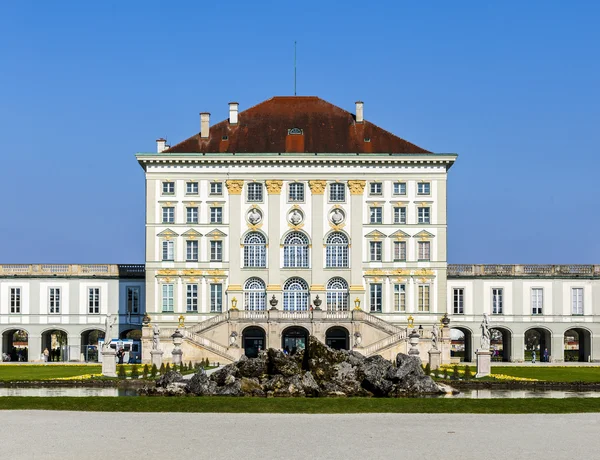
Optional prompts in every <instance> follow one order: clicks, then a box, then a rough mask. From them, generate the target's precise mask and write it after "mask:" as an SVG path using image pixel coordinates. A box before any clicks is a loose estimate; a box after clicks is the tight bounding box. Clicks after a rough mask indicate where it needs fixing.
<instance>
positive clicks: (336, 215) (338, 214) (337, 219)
mask: <svg viewBox="0 0 600 460" xmlns="http://www.w3.org/2000/svg"><path fill="white" fill-rule="evenodd" d="M329 219H330V220H331V222H332V223H334V224H335V225H338V224H341V223H342V222H344V220H345V219H346V214H344V211H342V210H341V209H340V208H335V209H334V210H333V211H331V213H330V214H329Z"/></svg>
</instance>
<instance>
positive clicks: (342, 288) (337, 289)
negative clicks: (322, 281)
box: [327, 278, 348, 311]
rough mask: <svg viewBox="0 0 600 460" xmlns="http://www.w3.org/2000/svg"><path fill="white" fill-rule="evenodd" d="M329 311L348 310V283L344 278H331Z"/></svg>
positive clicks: (328, 299) (328, 287) (328, 298)
mask: <svg viewBox="0 0 600 460" xmlns="http://www.w3.org/2000/svg"><path fill="white" fill-rule="evenodd" d="M327 310H328V311H341V310H348V283H346V280H345V279H343V278H331V279H330V280H329V282H328V283H327Z"/></svg>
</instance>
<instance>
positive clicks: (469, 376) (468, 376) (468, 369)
mask: <svg viewBox="0 0 600 460" xmlns="http://www.w3.org/2000/svg"><path fill="white" fill-rule="evenodd" d="M463 378H464V379H465V380H471V379H472V378H473V374H472V373H471V367H470V366H468V365H467V366H465V373H464V375H463Z"/></svg>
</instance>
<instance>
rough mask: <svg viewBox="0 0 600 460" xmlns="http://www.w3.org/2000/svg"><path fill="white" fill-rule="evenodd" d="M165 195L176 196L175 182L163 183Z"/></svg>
mask: <svg viewBox="0 0 600 460" xmlns="http://www.w3.org/2000/svg"><path fill="white" fill-rule="evenodd" d="M162 192H163V195H174V194H175V182H163V183H162Z"/></svg>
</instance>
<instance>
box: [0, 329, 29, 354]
mask: <svg viewBox="0 0 600 460" xmlns="http://www.w3.org/2000/svg"><path fill="white" fill-rule="evenodd" d="M2 361H29V334H28V333H27V331H26V330H24V329H9V330H8V331H4V332H3V333H2Z"/></svg>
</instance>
